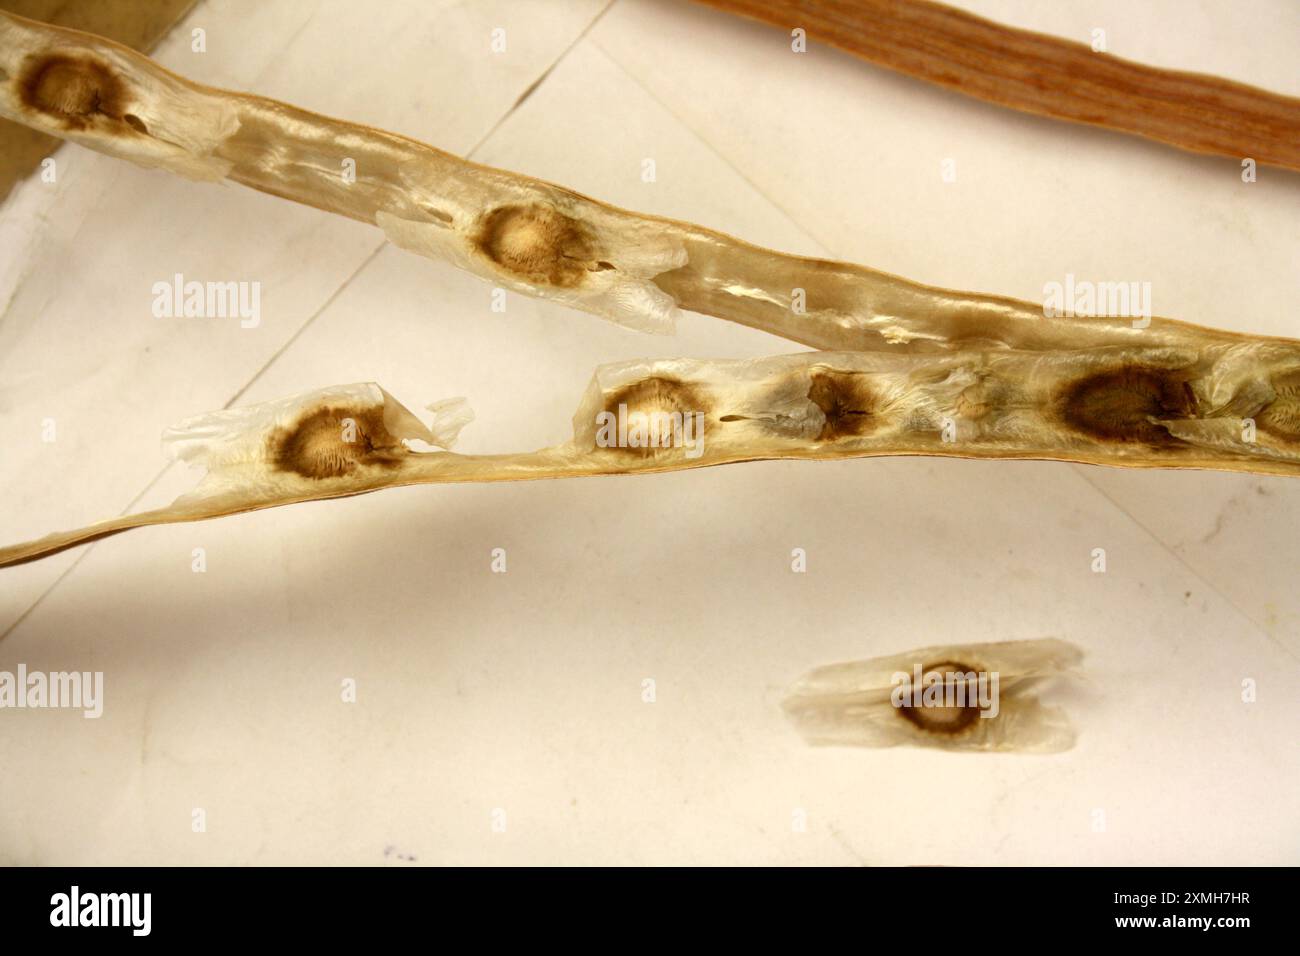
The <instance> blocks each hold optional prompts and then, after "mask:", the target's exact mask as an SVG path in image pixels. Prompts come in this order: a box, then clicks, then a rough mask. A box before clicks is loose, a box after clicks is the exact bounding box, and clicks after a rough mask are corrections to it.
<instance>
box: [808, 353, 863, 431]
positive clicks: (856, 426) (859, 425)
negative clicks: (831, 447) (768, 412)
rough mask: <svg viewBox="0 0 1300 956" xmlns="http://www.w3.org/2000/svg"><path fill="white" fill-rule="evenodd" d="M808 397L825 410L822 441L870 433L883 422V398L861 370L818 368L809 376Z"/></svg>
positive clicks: (823, 412) (823, 411)
mask: <svg viewBox="0 0 1300 956" xmlns="http://www.w3.org/2000/svg"><path fill="white" fill-rule="evenodd" d="M809 382H810V385H809V388H808V400H809V401H811V402H812V403H813V404H814V405H816V406H817V407H818V408H820V409H821V410H822V414H823V415H825V416H826V424H825V425H823V426H822V430H821V433H820V434H819V435H818V436H817V440H818V441H834V440H835V439H837V438H844V437H846V436H852V435H868V434H870V433H871V432H873V431H875V429H876V426H877V425H879V423H880V422H879V419H878V418H877V417H876V413H877V412H878V411H879V408H878V405H879V400H878V399H877V398H876V395H875V393H874V392H872V391H871V389H870V388H869V387H868V385H867V380H866V377H865V376H864V375H863V374H862V373H860V372H839V371H835V370H834V369H814V370H813V371H812V373H811V375H809Z"/></svg>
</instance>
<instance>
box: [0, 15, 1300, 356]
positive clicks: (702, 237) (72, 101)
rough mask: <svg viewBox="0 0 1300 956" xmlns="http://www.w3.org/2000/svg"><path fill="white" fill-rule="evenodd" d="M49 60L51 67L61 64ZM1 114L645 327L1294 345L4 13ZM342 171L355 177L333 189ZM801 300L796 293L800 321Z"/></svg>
mask: <svg viewBox="0 0 1300 956" xmlns="http://www.w3.org/2000/svg"><path fill="white" fill-rule="evenodd" d="M52 58H54V59H52ZM0 115H3V116H5V117H8V118H9V119H13V120H16V121H17V122H20V123H25V124H27V125H29V126H32V127H35V128H37V129H40V130H43V131H45V132H48V133H51V134H53V135H56V136H63V137H65V138H67V139H70V140H73V141H74V142H77V143H80V144H81V145H84V146H88V147H90V148H92V149H98V150H101V151H103V152H107V153H110V154H112V155H116V156H121V157H123V158H126V159H131V160H133V161H136V162H139V163H143V164H145V165H152V166H163V167H166V168H170V169H174V170H175V171H177V172H180V173H183V174H185V175H189V176H194V177H199V178H221V177H226V178H229V179H231V180H232V181H234V182H238V183H242V184H243V185H245V186H249V187H252V188H254V189H258V190H261V191H263V192H266V193H270V194H272V195H275V196H280V197H282V198H286V199H291V200H295V201H297V202H301V203H306V204H308V205H311V206H315V207H317V208H320V209H325V210H328V211H330V212H335V213H339V214H341V215H344V216H349V217H351V218H354V219H358V220H361V221H362V222H367V223H373V224H375V225H377V226H379V227H380V228H381V229H383V230H384V233H385V234H386V235H387V236H388V238H389V239H390V240H391V241H392V242H393V243H394V244H396V245H398V246H400V247H402V248H404V249H407V250H410V251H412V252H416V253H418V254H420V255H424V256H429V257H433V258H438V259H443V260H446V261H449V262H451V263H453V264H455V265H457V266H459V267H460V268H463V269H467V270H469V271H471V272H473V273H474V274H476V275H479V276H482V277H484V278H487V279H489V280H491V281H492V282H494V283H496V284H499V285H501V286H503V287H506V288H510V289H514V290H517V291H519V292H522V293H524V294H527V295H533V296H539V297H543V298H549V299H554V300H557V301H559V302H562V303H564V304H566V305H569V306H572V307H573V308H577V309H582V310H585V311H588V312H592V313H595V314H597V315H601V316H603V317H605V318H608V319H611V320H613V321H615V322H619V323H621V324H624V325H627V326H630V327H633V328H637V329H642V330H645V331H652V332H663V331H668V330H670V329H671V328H672V325H673V321H674V318H675V316H676V312H677V310H678V309H689V310H692V311H696V312H702V313H704V314H707V315H713V316H717V317H719V318H723V319H727V320H730V321H733V322H738V323H740V324H742V325H747V326H751V327H753V328H758V329H763V330H764V331H767V332H771V333H772V334H774V335H779V336H782V337H784V338H787V339H790V340H792V341H795V342H800V343H802V344H804V345H808V346H811V347H813V348H817V349H825V350H873V351H887V352H909V353H910V352H917V353H942V352H955V351H969V350H972V349H982V348H1010V349H1019V350H1059V349H1078V348H1092V347H1104V346H1116V347H1117V346H1131V347H1148V348H1155V347H1167V348H1194V349H1201V348H1206V347H1209V346H1214V345H1224V346H1228V345H1233V344H1242V345H1245V346H1247V347H1249V348H1255V349H1262V348H1264V347H1266V346H1268V347H1274V348H1282V349H1285V350H1287V351H1288V353H1289V354H1290V356H1291V357H1292V359H1293V360H1294V364H1295V365H1297V366H1300V345H1297V343H1296V342H1294V341H1291V340H1287V339H1274V338H1263V337H1252V336H1248V335H1241V334H1237V333H1231V332H1223V331H1219V330H1214V329H1209V328H1204V327H1200V326H1194V325H1188V324H1186V323H1182V322H1178V321H1175V320H1172V319H1163V318H1153V319H1152V320H1151V322H1150V324H1149V326H1147V327H1145V328H1140V329H1138V328H1134V327H1133V326H1132V324H1131V322H1130V320H1129V319H1121V318H1100V317H1069V318H1067V317H1057V318H1053V319H1050V320H1048V319H1045V318H1044V311H1043V308H1042V306H1041V305H1037V304H1034V303H1029V302H1021V301H1016V300H1012V299H1006V298H1001V297H997V296H986V295H976V294H973V293H962V292H953V291H949V290H945V289H937V288H933V287H930V286H925V285H921V284H919V283H915V282H910V281H908V280H905V279H900V278H898V277H897V276H892V275H889V274H887V273H883V272H879V271H876V270H873V269H868V268H866V267H863V266H857V265H850V264H846V263H837V262H827V261H824V260H820V259H808V258H802V257H798V256H789V255H784V254H782V253H779V252H774V251H772V250H769V249H761V248H759V247H757V246H752V245H749V244H748V243H745V242H742V241H740V240H738V239H734V238H732V237H730V236H727V235H724V234H722V233H719V232H715V231H713V230H709V229H705V228H703V227H700V226H695V225H692V224H690V223H684V222H678V221H675V220H670V219H663V218H660V217H656V216H647V215H640V214H637V213H633V212H628V211H625V210H621V209H616V208H614V207H611V206H608V205H606V204H604V203H601V202H597V201H596V200H593V199H589V198H587V197H585V196H580V195H578V194H577V193H574V192H572V191H570V190H567V189H564V188H562V187H560V186H555V185H551V184H548V183H544V182H540V181H538V180H536V179H532V178H530V177H527V176H522V175H518V174H515V173H509V172H505V171H502V170H496V169H491V168H488V167H485V166H479V165H477V164H475V163H471V162H466V161H465V160H462V159H459V158H457V157H455V156H452V155H450V154H448V153H445V152H442V151H441V150H438V149H434V148H433V147H431V146H425V145H423V144H421V143H417V142H414V141H413V140H410V139H407V138H405V137H402V136H396V135H394V134H392V133H386V132H383V131H382V130H376V129H371V128H369V127H366V126H361V125H359V124H355V123H347V122H343V121H340V120H335V119H330V118H328V117H325V116H320V115H317V114H315V113H310V112H308V111H306V110H301V109H297V108H295V107H292V106H289V105H287V104H283V103H277V102H274V101H272V100H267V99H264V98H262V97H257V96H252V95H247V94H242V93H233V92H228V91H224V90H216V89H212V88H210V87H206V86H202V85H200V84H197V83H192V82H189V81H187V80H184V79H182V78H180V77H178V76H176V75H174V74H172V73H170V72H168V71H167V70H165V69H163V68H162V67H160V66H158V65H157V64H155V63H153V62H152V61H151V60H149V59H148V58H147V57H144V56H141V55H140V54H138V53H134V52H132V51H130V50H128V49H126V48H125V47H121V46H119V45H118V44H115V43H112V42H111V41H108V40H104V39H101V38H99V37H95V36H91V35H90V34H85V33H79V32H77V31H72V30H64V29H60V28H57V27H52V26H48V25H45V24H40V23H35V22H33V21H30V20H24V19H22V18H21V17H16V16H14V15H12V14H8V13H4V12H0ZM345 158H347V159H350V160H352V161H353V163H354V164H355V181H346V180H345V179H344V177H343V176H342V175H341V174H340V170H341V163H342V161H343V160H344V159H345ZM794 289H801V290H803V298H804V301H803V302H802V303H801V308H800V309H798V310H796V309H795V308H793V305H794V302H793V298H792V297H793V292H792V290H794Z"/></svg>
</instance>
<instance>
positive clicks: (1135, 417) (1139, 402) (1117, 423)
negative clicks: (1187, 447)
mask: <svg viewBox="0 0 1300 956" xmlns="http://www.w3.org/2000/svg"><path fill="white" fill-rule="evenodd" d="M1056 408H1057V414H1058V415H1059V417H1060V419H1061V420H1062V421H1063V422H1064V423H1065V424H1066V425H1068V426H1069V427H1070V428H1072V429H1074V430H1075V431H1076V432H1080V433H1082V434H1084V435H1087V436H1089V437H1091V438H1095V439H1098V440H1100V441H1107V442H1122V443H1126V444H1142V445H1155V446H1169V445H1179V444H1182V442H1181V440H1180V439H1177V438H1175V437H1173V436H1172V435H1170V434H1169V432H1168V431H1167V430H1166V429H1165V428H1164V427H1162V426H1161V425H1159V424H1157V423H1156V422H1153V421H1152V420H1151V419H1162V418H1169V419H1174V418H1194V417H1195V416H1196V396H1195V395H1194V394H1193V393H1192V388H1191V385H1190V384H1189V382H1188V380H1187V376H1186V373H1184V372H1182V371H1180V370H1177V369H1166V368H1158V367H1152V366H1136V365H1129V366H1124V367H1122V368H1117V369H1109V370H1107V371H1104V372H1094V373H1092V374H1090V375H1088V376H1086V377H1084V378H1081V379H1079V380H1077V381H1075V382H1072V383H1070V384H1069V385H1066V386H1065V387H1064V388H1063V389H1062V391H1061V393H1060V394H1059V396H1058V399H1057V403H1056Z"/></svg>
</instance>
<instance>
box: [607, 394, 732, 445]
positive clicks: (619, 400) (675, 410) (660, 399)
mask: <svg viewBox="0 0 1300 956" xmlns="http://www.w3.org/2000/svg"><path fill="white" fill-rule="evenodd" d="M709 404H710V403H709V402H708V399H707V397H706V396H705V395H704V393H703V392H702V391H701V390H700V389H699V388H697V387H696V386H694V385H688V384H687V383H685V382H682V381H680V380H678V379H675V378H669V377H668V376H666V375H652V376H650V377H649V378H643V379H641V380H640V381H637V382H631V383H629V384H627V385H624V386H623V387H622V388H620V389H618V390H616V391H614V392H612V393H611V394H610V395H609V397H608V398H607V399H606V400H605V409H604V410H605V411H606V412H608V413H609V414H610V415H613V416H614V418H615V420H616V421H617V420H618V418H619V406H625V408H626V412H625V415H626V419H627V421H628V422H629V430H630V426H631V423H633V422H634V421H637V420H640V422H641V423H643V424H645V425H646V426H647V427H649V424H650V423H651V422H655V421H657V423H658V427H659V434H660V436H661V437H662V438H663V439H665V441H664V443H663V444H661V445H660V446H658V447H653V446H652V447H640V448H631V447H626V448H625V447H619V449H618V450H619V451H625V452H628V453H630V454H634V455H640V456H642V457H650V456H652V455H656V454H662V453H664V452H669V451H680V447H679V446H673V445H671V444H669V443H668V441H667V440H668V439H671V438H673V437H674V436H673V433H672V432H671V430H669V431H668V432H667V434H665V429H666V428H667V429H670V428H671V425H670V424H668V423H670V422H671V423H675V422H676V421H678V420H680V421H681V423H682V425H683V426H685V424H686V419H687V416H692V415H695V414H696V413H700V412H702V413H704V414H705V415H707V413H708V410H709ZM674 416H680V419H676V418H674ZM692 428H694V426H692ZM683 431H684V427H683ZM691 434H692V438H693V440H695V441H698V440H699V439H700V438H701V437H702V436H701V435H699V434H697V433H695V431H692V433H691ZM664 445H668V447H664Z"/></svg>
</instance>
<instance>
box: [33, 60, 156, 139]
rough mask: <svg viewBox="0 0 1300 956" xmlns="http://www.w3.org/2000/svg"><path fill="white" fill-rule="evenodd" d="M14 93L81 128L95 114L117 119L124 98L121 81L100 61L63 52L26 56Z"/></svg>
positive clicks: (37, 109)
mask: <svg viewBox="0 0 1300 956" xmlns="http://www.w3.org/2000/svg"><path fill="white" fill-rule="evenodd" d="M18 93H19V98H20V99H21V100H22V103H23V105H24V106H26V107H27V108H28V109H31V110H34V111H36V112H38V113H42V114H44V115H45V116H49V117H53V118H56V119H58V120H60V121H61V122H62V123H63V125H64V126H66V127H67V128H68V129H84V128H85V127H86V126H87V125H88V124H89V123H90V121H91V119H92V118H93V117H95V116H107V117H109V118H111V119H121V117H122V115H123V112H124V105H125V100H126V90H125V87H124V86H123V85H122V81H121V80H119V79H118V78H117V77H116V76H115V75H114V74H113V72H112V71H111V70H110V69H109V68H108V67H107V66H105V65H104V64H103V63H100V62H99V61H98V60H93V59H90V58H88V57H73V56H66V55H64V54H50V55H48V56H42V57H28V58H27V60H26V62H25V63H24V64H23V73H22V76H21V77H20V79H19V83H18ZM137 122H138V120H137ZM141 125H143V124H141Z"/></svg>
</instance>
